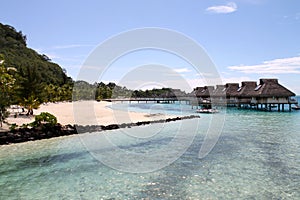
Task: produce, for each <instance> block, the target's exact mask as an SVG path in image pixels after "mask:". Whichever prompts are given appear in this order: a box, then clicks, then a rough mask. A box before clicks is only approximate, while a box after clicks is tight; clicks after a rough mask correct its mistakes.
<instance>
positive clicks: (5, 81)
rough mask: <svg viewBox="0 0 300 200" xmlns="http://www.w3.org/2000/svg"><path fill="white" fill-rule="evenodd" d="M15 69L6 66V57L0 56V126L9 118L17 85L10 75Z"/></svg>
mask: <svg viewBox="0 0 300 200" xmlns="http://www.w3.org/2000/svg"><path fill="white" fill-rule="evenodd" d="M12 69H13V68H6V67H5V66H4V56H3V55H1V54H0V126H1V127H2V122H3V120H4V119H5V118H6V117H7V111H6V109H7V107H9V106H10V105H11V96H12V94H13V89H14V85H15V78H14V77H13V76H12V75H11V74H9V71H10V70H12Z"/></svg>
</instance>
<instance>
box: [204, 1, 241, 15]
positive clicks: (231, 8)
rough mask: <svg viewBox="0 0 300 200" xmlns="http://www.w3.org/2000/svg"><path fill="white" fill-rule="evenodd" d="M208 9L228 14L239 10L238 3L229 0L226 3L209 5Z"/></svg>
mask: <svg viewBox="0 0 300 200" xmlns="http://www.w3.org/2000/svg"><path fill="white" fill-rule="evenodd" d="M206 11H208V12H211V13H217V14H227V13H232V12H235V11H237V5H236V3H234V2H229V3H227V4H226V5H221V6H211V7H208V8H207V9H206Z"/></svg>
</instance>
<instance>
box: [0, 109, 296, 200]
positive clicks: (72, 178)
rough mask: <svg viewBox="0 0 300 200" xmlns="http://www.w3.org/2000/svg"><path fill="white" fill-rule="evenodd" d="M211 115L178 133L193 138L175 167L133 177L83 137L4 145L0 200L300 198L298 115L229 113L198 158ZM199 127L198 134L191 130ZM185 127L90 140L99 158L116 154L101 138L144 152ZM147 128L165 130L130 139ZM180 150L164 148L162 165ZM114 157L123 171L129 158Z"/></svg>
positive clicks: (0, 163) (112, 134) (139, 129)
mask: <svg viewBox="0 0 300 200" xmlns="http://www.w3.org/2000/svg"><path fill="white" fill-rule="evenodd" d="M115 109H129V110H132V111H141V110H144V111H145V109H148V110H149V109H150V111H149V113H167V114H170V113H173V114H178V113H180V112H179V111H180V110H181V109H180V106H179V105H167V104H166V105H153V104H152V105H150V104H148V105H146V104H139V105H137V104H132V105H131V106H130V107H129V108H128V107H127V106H126V105H124V104H123V105H122V104H119V105H118V106H117V107H115ZM183 112H184V113H190V114H191V113H193V114H194V110H191V109H190V107H188V106H183ZM221 112H225V111H221ZM211 118H212V115H201V118H200V119H192V120H186V121H185V122H184V123H185V125H184V126H185V128H184V129H183V130H180V131H181V132H183V135H184V137H182V138H181V140H182V141H183V143H184V141H185V140H190V139H193V140H192V143H191V144H190V145H189V147H188V149H187V150H186V151H185V152H184V153H183V155H182V156H180V157H179V158H178V159H177V160H175V161H174V162H172V163H171V164H169V165H167V166H165V167H163V168H161V169H159V170H155V171H153V172H149V173H129V172H124V171H120V170H115V169H112V168H111V167H109V166H106V165H104V164H102V163H101V162H100V161H99V160H98V159H96V158H97V157H95V155H93V154H91V153H90V151H89V149H87V146H86V144H85V143H83V141H84V139H82V136H78V135H75V136H68V137H60V138H52V139H49V140H41V141H34V142H28V143H23V144H13V145H8V146H0V199H300V191H299V185H300V140H299V136H300V111H294V112H291V113H290V112H284V113H278V112H257V111H250V110H237V109H234V108H232V109H228V110H227V112H226V116H225V123H224V127H223V129H222V134H221V136H220V138H219V140H218V142H217V144H216V145H215V147H214V148H213V150H212V151H211V152H210V153H209V154H208V155H207V156H206V157H204V158H202V159H199V158H198V153H199V149H200V146H201V144H202V143H203V140H204V138H205V134H206V131H207V130H208V129H209V125H210V122H211ZM195 124H197V125H198V128H197V132H196V135H195V136H194V135H193V130H192V128H191V130H190V128H189V127H195ZM181 126H182V122H181V121H177V122H170V123H166V124H163V126H162V125H160V124H156V125H151V126H144V127H133V128H131V129H126V130H121V129H119V130H114V131H107V132H106V133H105V134H103V133H90V134H84V135H88V136H89V137H93V138H95V140H94V143H96V144H97V143H98V142H99V145H98V146H96V151H97V153H98V155H101V154H106V153H112V154H111V155H114V153H115V149H112V148H107V146H106V145H105V144H104V142H103V141H100V139H101V137H103V135H105V137H108V138H109V139H110V140H111V141H113V142H114V143H115V144H116V145H118V146H119V147H120V148H121V149H125V150H128V151H132V152H139V153H143V152H151V151H154V150H158V151H160V150H163V147H164V146H166V145H168V144H169V143H170V141H171V140H172V138H173V137H174V136H175V135H176V134H177V133H178V127H181ZM149 130H159V131H157V132H156V134H155V135H153V136H152V137H145V138H137V137H129V136H128V135H126V134H128V133H129V134H135V135H136V136H137V135H143V134H144V133H145V132H147V131H149ZM83 137H85V136H83ZM98 139H99V140H98ZM179 146H180V144H179ZM93 148H95V146H94V147H93ZM175 149H176V148H174V149H168V150H169V151H168V152H163V151H162V152H161V158H160V160H164V156H165V155H169V154H170V155H171V154H172V152H173V151H174V153H175V152H176V150H175ZM94 150H95V149H94ZM111 159H114V160H115V163H118V162H119V163H120V166H121V165H122V164H124V162H123V161H122V159H126V158H124V157H119V158H116V157H114V156H112V157H111ZM118 159H119V160H118ZM158 161H159V160H158ZM125 164H126V163H125ZM145 164H147V162H146V161H145ZM148 164H149V163H148ZM135 167H136V166H135V163H132V168H135Z"/></svg>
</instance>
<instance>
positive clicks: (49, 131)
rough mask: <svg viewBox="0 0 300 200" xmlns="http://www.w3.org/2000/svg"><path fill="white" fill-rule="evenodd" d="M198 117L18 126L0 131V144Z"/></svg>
mask: <svg viewBox="0 0 300 200" xmlns="http://www.w3.org/2000/svg"><path fill="white" fill-rule="evenodd" d="M195 118H200V116H199V115H188V116H182V117H173V118H167V119H159V120H153V121H138V122H136V123H133V122H131V123H121V124H109V125H106V126H105V125H70V124H69V125H61V124H56V125H55V126H43V125H42V126H40V127H37V128H20V129H16V130H12V131H6V132H0V146H1V145H10V144H15V143H24V142H29V141H35V140H42V139H50V138H55V137H61V136H68V135H75V134H85V133H91V132H102V131H108V130H116V129H123V128H131V127H136V126H144V125H151V124H156V123H167V122H174V121H178V120H187V119H195Z"/></svg>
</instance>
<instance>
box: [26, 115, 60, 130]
mask: <svg viewBox="0 0 300 200" xmlns="http://www.w3.org/2000/svg"><path fill="white" fill-rule="evenodd" d="M42 124H43V125H50V126H54V125H56V124H57V119H56V117H55V116H54V115H52V114H50V113H48V112H42V113H41V114H39V115H36V116H35V118H34V122H33V123H32V124H31V126H33V127H37V126H40V125H42Z"/></svg>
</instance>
